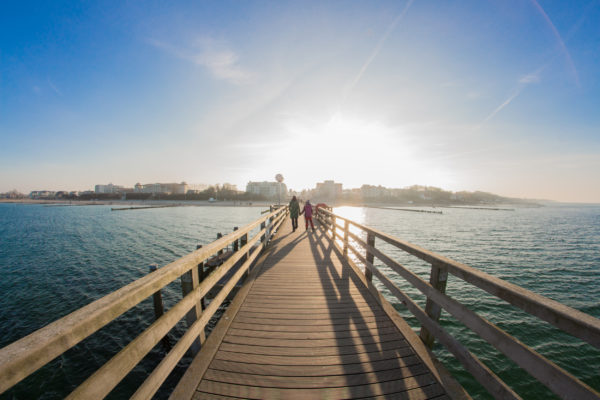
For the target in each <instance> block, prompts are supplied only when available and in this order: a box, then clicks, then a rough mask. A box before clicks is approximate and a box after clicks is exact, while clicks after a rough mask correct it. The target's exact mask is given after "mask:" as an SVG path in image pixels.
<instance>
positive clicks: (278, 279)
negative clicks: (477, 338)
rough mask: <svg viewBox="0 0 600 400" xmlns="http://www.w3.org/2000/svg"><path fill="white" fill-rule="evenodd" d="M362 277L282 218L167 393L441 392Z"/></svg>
mask: <svg viewBox="0 0 600 400" xmlns="http://www.w3.org/2000/svg"><path fill="white" fill-rule="evenodd" d="M361 275H362V274H360V271H358V273H357V271H355V270H354V269H353V268H352V267H351V266H350V265H349V264H348V263H346V262H344V261H343V259H341V258H340V257H338V255H337V253H336V252H335V249H334V246H333V245H332V242H331V240H330V239H329V238H328V237H327V236H326V235H325V233H324V231H323V230H321V229H319V230H317V231H315V232H313V231H306V230H304V229H303V228H301V229H298V230H297V231H296V232H292V229H291V224H290V223H289V221H288V222H286V223H285V224H284V225H283V229H282V231H281V232H280V233H279V234H278V239H276V240H274V242H273V243H272V245H271V247H270V249H269V251H268V252H267V254H266V255H265V257H263V259H262V260H261V262H260V263H259V265H257V267H256V269H255V270H254V272H253V273H252V275H251V277H250V279H249V281H248V282H247V283H246V285H245V287H244V289H243V291H242V292H240V293H238V295H237V296H236V299H235V302H234V303H233V304H232V305H231V306H230V307H229V309H228V311H227V313H226V314H225V319H222V320H221V323H220V326H219V329H217V331H215V332H213V333H212V334H211V335H210V338H209V339H208V340H207V342H206V344H205V347H204V349H203V351H201V352H200V354H199V356H198V357H197V358H196V360H195V361H194V363H193V364H192V365H191V366H190V368H189V369H188V373H186V375H185V376H184V378H183V379H182V381H181V383H180V384H179V386H178V387H177V389H176V390H175V392H174V393H173V396H172V397H173V398H175V399H183V398H194V399H214V398H216V396H219V397H218V398H226V397H231V398H252V399H275V398H280V399H342V398H344V399H349V398H365V397H368V398H372V397H381V398H406V399H431V398H436V399H444V398H448V397H447V396H446V389H445V388H444V385H443V384H442V381H443V382H446V383H448V382H450V381H451V379H450V378H449V377H448V376H447V375H444V376H443V378H444V380H442V377H441V376H440V372H439V371H438V368H437V367H436V366H435V364H434V362H433V360H432V359H431V357H430V355H429V353H428V351H427V349H426V348H425V346H424V345H423V343H422V342H421V341H420V340H419V338H418V336H417V335H416V334H415V333H414V332H413V331H412V330H411V329H410V328H409V327H408V326H407V325H406V324H405V323H404V321H402V320H401V319H400V318H399V317H398V316H397V313H396V311H395V310H389V309H386V308H385V307H383V306H382V304H381V300H382V299H380V298H374V296H373V295H372V294H371V292H370V291H369V290H368V288H367V286H368V284H367V282H366V280H365V279H364V276H362V279H361ZM385 303H387V302H385ZM442 375H443V371H442ZM456 388H457V385H456V384H455V385H454V386H451V390H453V392H452V393H453V394H454V396H453V397H454V398H457V397H459V396H457V394H459V393H460V390H458V391H457V390H456ZM220 396H223V397H220ZM463 397H465V396H463Z"/></svg>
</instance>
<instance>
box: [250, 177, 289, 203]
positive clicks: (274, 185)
mask: <svg viewBox="0 0 600 400" xmlns="http://www.w3.org/2000/svg"><path fill="white" fill-rule="evenodd" d="M246 193H252V194H254V195H257V196H262V197H265V198H267V199H276V198H277V197H278V196H281V198H282V199H283V198H285V196H286V194H287V186H286V185H285V183H279V182H267V181H264V182H248V184H247V185H246Z"/></svg>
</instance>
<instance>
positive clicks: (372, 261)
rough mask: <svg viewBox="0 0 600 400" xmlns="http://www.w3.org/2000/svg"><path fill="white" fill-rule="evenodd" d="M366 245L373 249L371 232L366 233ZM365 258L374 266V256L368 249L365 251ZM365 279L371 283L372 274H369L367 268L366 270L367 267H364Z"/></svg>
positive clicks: (373, 237) (373, 243) (373, 240)
mask: <svg viewBox="0 0 600 400" xmlns="http://www.w3.org/2000/svg"><path fill="white" fill-rule="evenodd" d="M367 244H368V245H369V246H371V247H375V235H374V234H372V233H371V232H369V233H367ZM365 258H366V259H367V261H368V262H369V263H371V265H373V264H374V261H375V256H374V255H373V253H371V252H370V251H369V250H368V249H367V254H366V257H365ZM365 277H366V278H367V280H368V281H369V282H371V281H372V280H373V272H371V270H370V269H369V268H367V266H365Z"/></svg>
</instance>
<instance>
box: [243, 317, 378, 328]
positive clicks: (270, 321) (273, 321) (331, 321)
mask: <svg viewBox="0 0 600 400" xmlns="http://www.w3.org/2000/svg"><path fill="white" fill-rule="evenodd" d="M388 320H389V319H388V318H386V317H385V316H378V315H371V316H363V317H361V318H360V319H354V320H353V319H349V318H323V319H314V318H313V319H302V320H299V319H280V318H252V317H246V316H243V315H239V316H238V317H237V318H236V321H237V322H243V323H249V324H264V325H348V326H350V325H351V324H352V323H354V322H364V323H367V322H385V321H388Z"/></svg>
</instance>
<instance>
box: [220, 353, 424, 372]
mask: <svg viewBox="0 0 600 400" xmlns="http://www.w3.org/2000/svg"><path fill="white" fill-rule="evenodd" d="M210 366H211V368H212V369H215V370H219V371H228V372H233V373H235V372H239V373H244V374H254V375H269V376H304V377H312V376H331V375H350V374H360V373H366V372H377V371H386V370H396V371H398V373H399V374H400V375H401V376H408V373H409V372H406V371H404V369H406V368H408V367H412V368H413V370H412V373H414V374H421V373H424V372H425V371H428V370H427V369H426V367H425V366H424V364H423V363H422V362H421V360H420V359H419V358H418V357H415V356H410V357H405V358H392V359H387V360H379V361H371V360H366V361H365V362H362V363H348V364H333V365H313V364H310V365H273V364H254V363H241V362H233V361H224V360H213V362H212V363H211V365H210ZM415 371H417V372H415Z"/></svg>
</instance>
